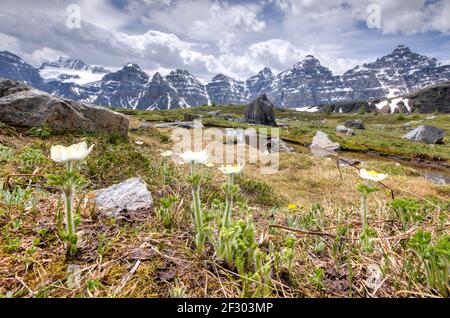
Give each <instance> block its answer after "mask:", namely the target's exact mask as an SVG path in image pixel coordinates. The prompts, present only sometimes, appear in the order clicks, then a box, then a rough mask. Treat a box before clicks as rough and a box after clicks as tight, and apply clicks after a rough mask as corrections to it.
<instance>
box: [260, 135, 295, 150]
mask: <svg viewBox="0 0 450 318" xmlns="http://www.w3.org/2000/svg"><path fill="white" fill-rule="evenodd" d="M267 146H268V148H269V149H270V152H277V151H278V152H287V153H289V152H294V149H293V148H291V147H289V146H288V144H287V143H286V142H284V141H283V140H281V139H280V138H272V139H270V140H269V142H268V143H267Z"/></svg>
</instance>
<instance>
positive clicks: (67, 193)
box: [63, 161, 77, 256]
mask: <svg viewBox="0 0 450 318" xmlns="http://www.w3.org/2000/svg"><path fill="white" fill-rule="evenodd" d="M71 172H72V163H71V162H70V161H68V162H67V173H68V174H70V173H71ZM63 193H64V205H65V210H66V231H67V239H66V242H67V252H68V254H69V255H71V256H73V255H75V254H76V252H77V237H76V233H75V216H74V212H73V200H74V196H75V185H74V184H73V182H72V180H70V179H69V180H68V181H67V184H66V186H65V187H64V191H63Z"/></svg>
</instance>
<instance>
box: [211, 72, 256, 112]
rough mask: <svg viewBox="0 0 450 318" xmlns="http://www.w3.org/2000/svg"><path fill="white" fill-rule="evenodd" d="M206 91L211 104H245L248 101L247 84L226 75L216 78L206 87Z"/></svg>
mask: <svg viewBox="0 0 450 318" xmlns="http://www.w3.org/2000/svg"><path fill="white" fill-rule="evenodd" d="M206 91H207V92H208V95H209V98H210V100H211V102H212V103H215V104H219V105H225V104H244V103H246V102H247V101H248V99H246V97H245V91H246V89H245V83H244V82H241V81H238V80H235V79H234V78H231V77H229V76H226V75H224V74H219V75H216V76H214V77H213V79H212V80H211V82H210V83H208V84H207V85H206Z"/></svg>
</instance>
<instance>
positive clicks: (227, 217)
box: [222, 173, 234, 227]
mask: <svg viewBox="0 0 450 318" xmlns="http://www.w3.org/2000/svg"><path fill="white" fill-rule="evenodd" d="M233 183H234V177H233V174H232V173H231V174H229V175H228V184H227V187H226V194H225V195H226V204H225V213H224V214H223V220H222V226H225V227H228V226H230V224H231V211H232V208H233V190H232V187H233Z"/></svg>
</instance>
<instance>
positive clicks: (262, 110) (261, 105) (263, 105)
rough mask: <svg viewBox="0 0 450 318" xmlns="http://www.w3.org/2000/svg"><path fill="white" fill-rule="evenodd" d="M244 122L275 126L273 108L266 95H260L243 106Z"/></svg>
mask: <svg viewBox="0 0 450 318" xmlns="http://www.w3.org/2000/svg"><path fill="white" fill-rule="evenodd" d="M244 120H245V122H247V123H251V124H260V125H267V126H276V125H277V123H276V121H275V110H274V109H273V105H272V103H271V102H270V100H269V99H268V98H267V96H266V95H261V96H259V97H258V98H256V99H255V100H253V101H252V102H251V103H250V104H248V105H247V106H246V107H245V118H244Z"/></svg>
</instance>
